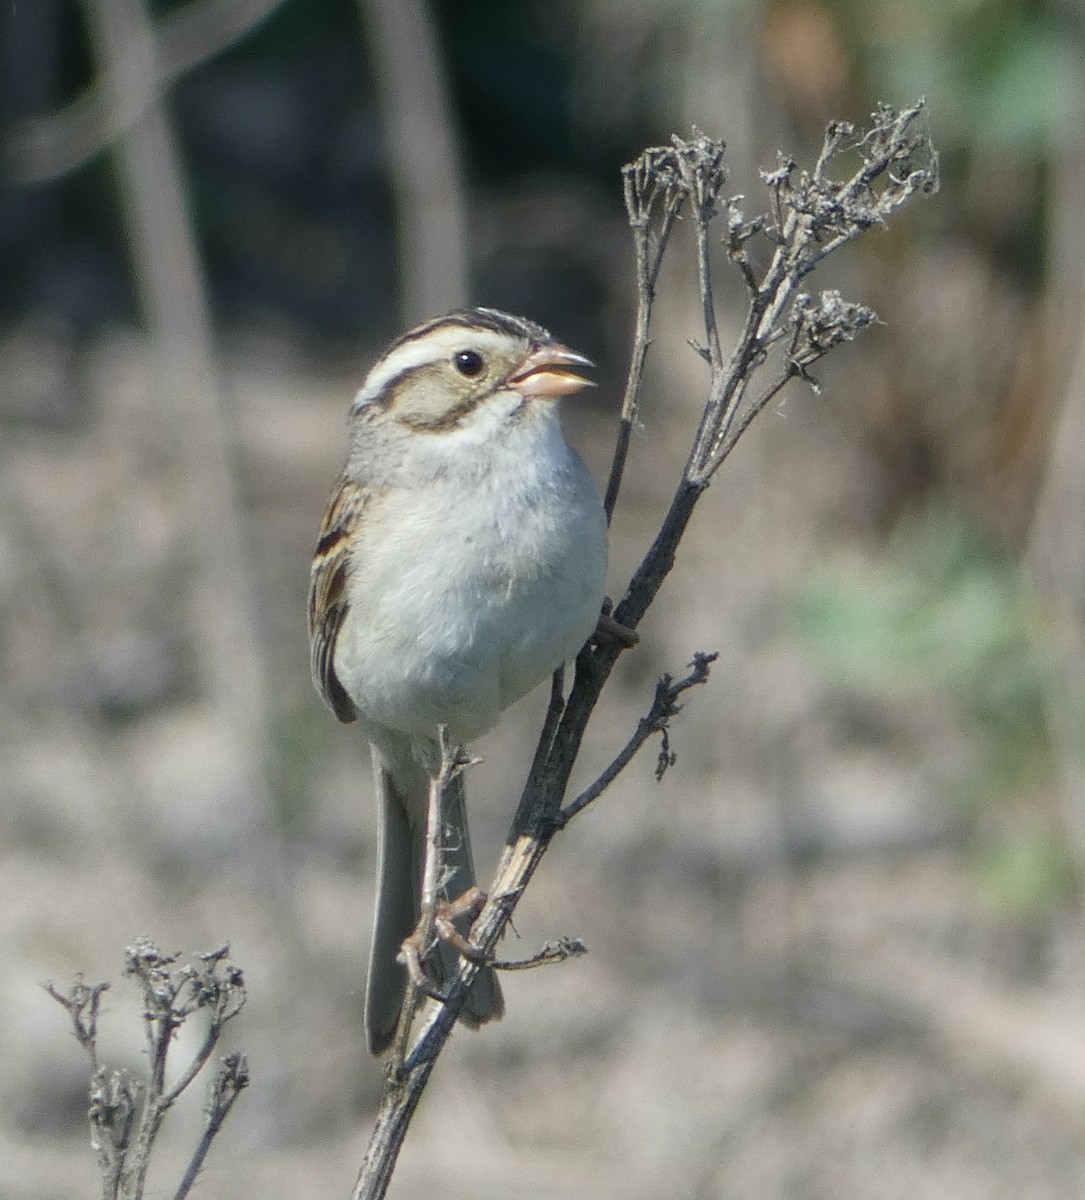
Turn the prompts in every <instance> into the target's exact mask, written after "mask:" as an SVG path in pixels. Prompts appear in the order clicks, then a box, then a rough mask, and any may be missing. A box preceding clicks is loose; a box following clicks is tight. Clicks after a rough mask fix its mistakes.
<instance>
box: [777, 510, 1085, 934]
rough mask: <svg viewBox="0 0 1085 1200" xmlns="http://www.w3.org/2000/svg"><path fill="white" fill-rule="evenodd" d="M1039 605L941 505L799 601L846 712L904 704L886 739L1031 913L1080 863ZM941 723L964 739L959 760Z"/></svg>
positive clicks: (981, 873)
mask: <svg viewBox="0 0 1085 1200" xmlns="http://www.w3.org/2000/svg"><path fill="white" fill-rule="evenodd" d="M1034 603H1035V601H1034V600H1033V599H1032V598H1031V597H1030V594H1029V592H1028V590H1027V588H1026V587H1025V586H1024V584H1023V582H1022V579H1021V572H1020V568H1019V567H1018V565H1017V564H1016V563H1015V562H1013V561H1011V560H1010V559H1008V558H1007V557H1006V556H1005V555H1004V554H1002V553H1000V552H999V551H998V550H996V549H995V548H993V547H992V546H991V545H990V544H989V543H988V542H987V541H985V539H984V538H983V536H982V535H981V534H980V533H979V532H978V531H977V530H976V528H975V527H974V526H971V525H969V524H967V523H965V522H964V521H961V520H960V519H958V518H957V517H955V516H954V515H952V514H950V513H947V512H945V511H944V510H938V509H932V510H929V511H927V512H924V513H923V514H921V515H919V516H916V517H913V518H911V519H907V520H904V521H902V522H901V524H900V525H899V526H898V528H897V529H896V530H895V532H894V533H893V535H892V536H891V537H890V539H889V541H888V543H887V545H886V547H885V549H884V551H883V552H882V553H881V555H880V556H879V557H878V558H876V559H874V560H870V559H864V560H863V561H862V562H854V561H850V560H849V561H847V562H844V563H841V564H838V565H833V564H832V563H830V564H829V565H827V566H826V567H824V568H823V569H822V570H820V571H819V572H817V573H816V574H815V576H814V577H813V578H812V579H811V580H810V581H809V583H808V584H807V586H806V588H805V589H804V591H803V592H802V594H801V595H800V596H799V598H798V601H797V604H796V609H795V616H796V625H797V630H798V633H799V636H800V637H801V639H802V640H803V642H804V644H805V645H806V647H807V649H808V650H809V651H810V652H811V653H812V654H813V655H815V656H816V659H817V661H818V664H819V667H820V670H821V671H822V673H823V675H824V677H825V678H826V679H827V680H828V682H829V684H830V688H831V695H835V697H836V702H837V704H838V705H839V707H840V710H841V712H847V711H865V710H867V709H868V708H869V707H870V706H874V707H876V708H877V707H880V706H883V705H884V706H887V707H888V709H889V710H890V711H892V712H893V713H894V720H893V722H892V723H891V725H890V727H889V730H888V731H887V730H886V728H885V726H882V725H877V724H876V723H875V726H874V727H875V728H877V729H878V730H879V733H880V734H881V736H883V737H885V739H886V744H885V745H883V746H882V747H881V748H882V749H883V750H884V752H885V753H886V754H887V755H889V756H896V757H898V758H899V759H900V760H901V761H902V763H904V764H906V769H909V770H912V771H915V772H919V773H920V774H921V776H922V777H924V779H925V780H926V781H927V782H928V786H929V790H930V792H931V793H932V801H931V802H932V803H937V804H939V805H941V804H947V803H948V804H956V805H957V808H958V811H959V813H960V816H961V819H962V825H961V829H962V834H963V836H964V837H965V839H966V841H967V842H968V843H969V850H970V858H971V861H972V862H973V864H974V866H975V868H976V875H977V879H978V881H979V884H980V886H981V888H982V891H983V893H984V894H985V895H986V896H987V897H988V898H989V899H990V901H991V903H992V905H994V906H995V907H997V908H999V909H1000V910H1002V911H1004V912H1005V913H1006V914H1008V915H1013V916H1016V917H1020V918H1026V917H1032V916H1043V915H1044V914H1046V913H1047V912H1049V911H1050V910H1051V908H1052V907H1054V906H1055V905H1056V904H1057V903H1059V902H1060V901H1062V900H1065V898H1066V897H1067V895H1068V892H1069V890H1070V888H1071V886H1072V885H1073V883H1074V874H1075V873H1074V868H1073V865H1072V855H1071V851H1070V848H1069V846H1068V844H1067V840H1066V836H1065V832H1064V830H1062V829H1061V828H1060V826H1059V821H1058V816H1057V814H1053V813H1052V812H1051V811H1050V799H1051V797H1052V796H1053V795H1054V794H1055V792H1056V790H1057V785H1056V780H1055V770H1056V768H1055V762H1054V759H1053V748H1052V746H1051V743H1050V739H1049V736H1048V732H1047V724H1046V721H1045V705H1046V703H1047V700H1048V697H1049V696H1050V694H1051V689H1052V686H1053V680H1052V679H1051V678H1049V677H1048V671H1049V666H1048V664H1047V662H1046V660H1045V654H1046V647H1045V644H1044V641H1043V634H1042V629H1041V627H1040V623H1039V620H1038V615H1037V613H1036V612H1035V611H1034V610H1033V606H1034ZM909 713H911V717H910V718H909ZM939 726H940V727H941V729H939V728H938V727H939ZM912 734H915V736H914V737H912V736H910V735H912ZM940 735H948V736H949V738H950V739H951V740H950V744H951V745H952V744H954V743H956V744H957V745H958V746H959V748H960V753H959V754H950V755H949V756H948V757H949V766H948V768H947V765H946V751H945V747H944V746H943V747H941V748H939V746H938V743H939V738H940ZM932 747H933V749H932Z"/></svg>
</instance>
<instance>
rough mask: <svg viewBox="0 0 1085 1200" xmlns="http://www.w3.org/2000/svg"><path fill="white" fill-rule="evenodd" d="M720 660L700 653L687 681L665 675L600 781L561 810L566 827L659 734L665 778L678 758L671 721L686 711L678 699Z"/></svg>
mask: <svg viewBox="0 0 1085 1200" xmlns="http://www.w3.org/2000/svg"><path fill="white" fill-rule="evenodd" d="M718 657H719V656H718V655H717V654H703V653H697V654H695V655H694V656H693V661H692V662H691V663H690V664H689V665H690V667H691V668H692V669H691V670H690V673H689V674H688V675H687V676H686V677H685V679H680V680H679V681H678V682H677V683H675V681H674V680H673V679H672V678H671V677H670V676H669V675H664V676H663V677H662V678H661V679H660V681H659V682H658V683H657V684H656V691H655V696H654V697H653V699H652V707H651V708H650V709H649V710H648V713H647V715H646V716H643V717H641V719H640V720H639V721H638V722H637V727H636V729H634V731H633V735H632V737H631V738H630V739H629V741H628V742H626V744H625V745H624V746H623V747H622V749H621V750H620V751H619V752H618V754H617V755H615V757H614V758H613V759H612V760H611V762H610V764H609V766H607V768H606V769H605V770H604V771H603V772H602V773H601V774H600V775H599V776H598V778H597V779H596V780H595V781H594V782H593V783H592V784H591V785H590V786H588V787H586V788H585V789H584V790H583V791H582V792H581V793H580V795H579V796H577V797H576V799H575V800H573V801H571V802H570V803H569V804H567V805H566V806H565V807H564V808H563V809H562V810H561V816H562V821H563V824H565V825H567V824H568V823H569V822H570V821H571V820H572V819H573V817H575V816H577V815H578V814H579V813H582V812H583V811H584V809H586V808H587V807H588V805H589V804H591V802H592V801H593V800H596V799H598V798H599V797H600V796H601V795H602V794H603V792H605V791H606V790H607V788H608V787H610V785H611V784H612V783H613V782H614V780H615V779H617V778H618V776H619V775H620V774H621V773H622V772H623V771H624V770H625V768H626V767H627V766H629V764H630V763H631V762H632V761H633V757H634V755H635V754H636V753H637V751H638V750H639V749H640V748H641V746H643V745H644V743H645V742H646V741H647V740H648V739H649V738H650V737H651V736H652V735H653V734H656V733H658V734H660V735H661V737H662V738H663V750H662V752H661V756H660V760H659V765H658V766H657V768H656V779H657V780H659V779H662V778H663V775H664V773H665V772H666V770H667V769H668V768H669V767H672V766H674V762H675V759H674V755H673V754H672V752H671V750H670V743H669V741H668V740H667V733H668V728H669V726H670V721H671V718H672V717H674V716H677V715H678V713H680V712H681V711H682V706H681V705H680V704H679V703H678V697H679V696H681V695H682V693H683V692H686V691H689V689H690V688H691V687H696V686H697V685H698V684H700V683H706V682H707V681H708V672H709V668H710V667H711V665H712V664H713V663H714V662H715V661H716V659H717V658H718Z"/></svg>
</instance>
